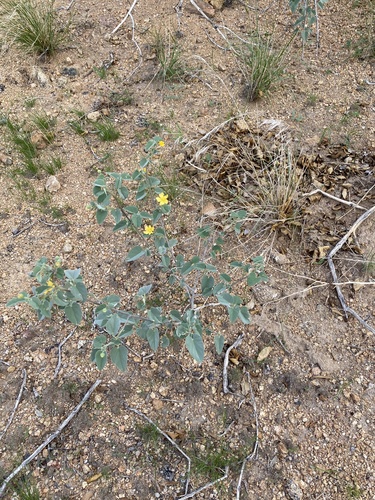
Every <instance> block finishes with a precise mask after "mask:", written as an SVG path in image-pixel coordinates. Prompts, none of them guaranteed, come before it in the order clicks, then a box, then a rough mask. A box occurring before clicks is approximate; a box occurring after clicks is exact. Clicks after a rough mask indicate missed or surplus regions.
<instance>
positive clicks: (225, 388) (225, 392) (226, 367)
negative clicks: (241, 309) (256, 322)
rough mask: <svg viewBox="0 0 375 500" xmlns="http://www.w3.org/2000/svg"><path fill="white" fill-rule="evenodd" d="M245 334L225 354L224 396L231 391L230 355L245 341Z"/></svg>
mask: <svg viewBox="0 0 375 500" xmlns="http://www.w3.org/2000/svg"><path fill="white" fill-rule="evenodd" d="M243 337H244V334H243V333H242V334H241V335H240V336H239V337H238V339H237V340H236V342H235V343H234V344H232V345H231V346H230V347H228V349H227V352H226V353H225V358H224V366H223V392H224V394H228V393H230V392H231V391H230V390H229V389H228V363H229V354H230V352H231V350H232V349H234V348H235V347H237V346H239V345H240V344H241V342H242V340H243Z"/></svg>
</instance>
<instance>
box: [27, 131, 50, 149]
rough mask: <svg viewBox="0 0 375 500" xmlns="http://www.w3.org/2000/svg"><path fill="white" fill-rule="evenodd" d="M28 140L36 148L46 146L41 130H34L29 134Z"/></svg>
mask: <svg viewBox="0 0 375 500" xmlns="http://www.w3.org/2000/svg"><path fill="white" fill-rule="evenodd" d="M30 142H31V144H33V145H34V146H35V147H36V149H45V148H46V147H47V141H46V138H45V137H44V135H43V134H42V132H39V131H38V130H34V131H33V132H31V135H30Z"/></svg>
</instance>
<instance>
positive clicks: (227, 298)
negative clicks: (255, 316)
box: [217, 292, 241, 307]
mask: <svg viewBox="0 0 375 500" xmlns="http://www.w3.org/2000/svg"><path fill="white" fill-rule="evenodd" d="M217 298H218V301H219V302H220V304H222V305H223V306H227V307H231V306H234V305H239V304H241V299H240V297H237V296H236V295H231V294H230V293H227V292H223V293H221V294H220V295H218V296H217Z"/></svg>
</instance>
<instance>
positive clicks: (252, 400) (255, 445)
mask: <svg viewBox="0 0 375 500" xmlns="http://www.w3.org/2000/svg"><path fill="white" fill-rule="evenodd" d="M246 375H247V380H248V382H249V387H250V395H251V403H252V405H253V410H254V417H255V443H254V446H253V451H252V452H251V453H250V455H248V456H247V457H246V458H245V460H244V461H243V462H242V467H241V473H240V477H239V478H238V483H237V496H236V499H237V500H240V494H241V483H242V477H243V474H244V471H245V467H246V464H247V462H250V461H251V460H253V459H254V458H255V457H256V454H257V451H258V441H259V420H258V412H257V404H256V401H255V396H254V392H253V388H252V385H251V380H250V375H249V372H246Z"/></svg>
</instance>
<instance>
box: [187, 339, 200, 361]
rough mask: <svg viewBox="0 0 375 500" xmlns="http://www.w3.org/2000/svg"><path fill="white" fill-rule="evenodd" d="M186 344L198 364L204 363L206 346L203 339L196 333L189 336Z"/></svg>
mask: <svg viewBox="0 0 375 500" xmlns="http://www.w3.org/2000/svg"><path fill="white" fill-rule="evenodd" d="M185 344H186V347H187V349H188V351H189V353H190V355H191V356H192V357H193V358H194V359H195V360H196V361H197V362H198V363H202V361H203V358H204V345H203V340H202V337H201V336H200V335H198V334H197V333H194V334H193V335H188V336H187V337H186V339H185Z"/></svg>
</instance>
